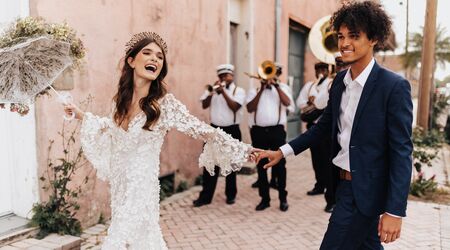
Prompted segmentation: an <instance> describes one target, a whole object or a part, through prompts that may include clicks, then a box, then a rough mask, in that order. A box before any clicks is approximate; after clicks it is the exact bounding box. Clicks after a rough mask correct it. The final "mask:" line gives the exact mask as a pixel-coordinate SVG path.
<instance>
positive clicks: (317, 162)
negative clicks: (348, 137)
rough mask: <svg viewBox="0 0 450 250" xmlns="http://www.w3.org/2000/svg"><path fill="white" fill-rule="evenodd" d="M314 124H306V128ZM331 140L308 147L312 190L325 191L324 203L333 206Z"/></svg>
mask: <svg viewBox="0 0 450 250" xmlns="http://www.w3.org/2000/svg"><path fill="white" fill-rule="evenodd" d="M313 125H314V124H313V123H311V124H308V125H307V128H308V129H309V128H311V127H312V126H313ZM330 145H331V139H328V138H327V139H324V140H323V141H322V142H320V144H318V145H315V146H313V147H310V149H309V150H310V151H311V160H312V165H313V169H314V175H315V178H316V183H315V184H314V189H317V190H322V191H323V190H325V201H326V202H327V204H330V205H331V204H335V203H336V201H335V200H336V198H335V192H334V189H333V188H332V187H331V185H332V183H331V175H332V173H331V172H332V171H331V166H332V165H331V164H332V163H331V147H330Z"/></svg>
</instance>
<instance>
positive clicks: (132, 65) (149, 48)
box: [64, 32, 251, 250]
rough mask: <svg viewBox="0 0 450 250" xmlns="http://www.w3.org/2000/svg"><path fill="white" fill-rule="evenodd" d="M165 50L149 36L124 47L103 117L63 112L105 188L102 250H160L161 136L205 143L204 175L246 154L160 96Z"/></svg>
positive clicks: (229, 167) (237, 163)
mask: <svg viewBox="0 0 450 250" xmlns="http://www.w3.org/2000/svg"><path fill="white" fill-rule="evenodd" d="M166 54H167V46H166V43H165V42H164V41H163V39H162V38H161V37H160V36H159V35H158V34H156V33H154V32H142V33H139V34H136V35H134V36H133V37H132V39H131V40H130V41H129V42H128V43H127V44H126V55H125V62H124V65H123V68H122V75H121V77H120V80H119V86H118V91H117V94H116V95H115V96H114V104H113V110H112V112H111V115H110V117H99V116H95V115H93V114H91V113H88V112H86V113H84V112H82V111H81V110H80V109H79V108H78V107H77V106H75V105H73V104H68V105H66V106H65V107H64V110H65V112H66V113H67V114H68V115H72V114H74V115H75V118H77V119H81V120H82V126H81V145H82V147H83V151H84V154H85V155H86V157H87V159H88V160H89V161H90V162H91V163H92V164H93V166H94V167H95V168H96V169H97V175H98V177H99V178H101V179H104V180H107V181H109V183H110V186H111V210H112V218H111V225H110V227H109V229H108V236H107V237H106V239H105V241H104V243H103V245H102V249H108V250H109V249H138V250H142V249H167V247H166V243H165V241H164V239H163V237H162V233H161V229H160V227H159V189H160V187H159V180H158V175H159V155H160V152H161V146H162V144H163V140H164V136H165V135H166V133H167V132H168V130H170V129H172V128H173V129H176V130H178V131H181V132H183V133H185V134H187V135H189V136H191V137H193V138H196V139H201V140H203V141H204V142H205V143H206V144H205V146H204V149H203V152H202V154H201V155H200V158H199V164H200V166H204V167H205V168H206V169H207V170H208V171H209V172H210V174H211V175H213V174H214V166H215V165H218V166H220V167H221V173H222V174H223V175H226V174H229V173H230V172H231V171H236V170H238V169H239V168H240V167H241V166H242V164H243V163H244V162H246V161H247V160H248V159H250V158H251V157H250V156H251V147H250V146H249V145H247V144H244V143H241V142H239V141H238V140H236V139H233V138H232V137H231V136H229V135H228V134H226V133H225V132H223V131H222V130H220V129H214V128H212V127H210V126H209V125H207V124H205V123H203V122H201V121H199V120H198V119H197V118H195V117H194V116H192V115H190V114H189V112H188V110H187V109H186V107H185V106H184V105H183V104H182V103H181V102H180V101H178V100H177V99H176V98H175V97H174V96H173V95H172V94H169V93H167V90H166V86H165V83H164V81H163V80H164V77H165V76H166V74H167V60H166Z"/></svg>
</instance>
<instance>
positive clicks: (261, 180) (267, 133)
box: [250, 125, 287, 202]
mask: <svg viewBox="0 0 450 250" xmlns="http://www.w3.org/2000/svg"><path fill="white" fill-rule="evenodd" d="M250 135H251V137H252V145H253V147H255V148H260V149H270V150H278V148H279V147H280V146H283V145H284V144H285V143H286V131H285V130H284V127H283V125H277V126H271V127H259V126H253V127H252V128H251V129H250ZM267 162H268V160H267V159H264V160H261V161H260V162H259V163H258V165H257V169H258V189H259V196H261V199H262V200H263V201H266V202H269V201H270V194H269V188H270V187H269V181H268V179H267V169H264V168H263V166H264V165H265V164H267ZM273 173H275V175H276V177H277V181H278V198H279V199H280V201H281V202H285V201H286V196H287V191H286V160H285V159H284V158H283V159H282V160H281V161H280V162H279V163H278V164H276V165H275V166H273V167H272V174H273Z"/></svg>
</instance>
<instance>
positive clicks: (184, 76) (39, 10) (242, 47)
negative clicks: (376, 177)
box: [0, 0, 341, 225]
mask: <svg viewBox="0 0 450 250" xmlns="http://www.w3.org/2000/svg"><path fill="white" fill-rule="evenodd" d="M4 2H5V1H0V3H1V4H2V5H5V6H0V9H2V11H3V10H4V7H5V8H8V9H9V10H12V9H14V8H16V9H17V6H16V5H17V4H11V3H9V4H7V3H4ZM6 2H8V1H6ZM14 2H15V1H14ZM17 2H22V5H21V6H22V7H20V8H22V9H21V10H19V11H16V12H11V11H9V12H10V13H13V14H14V15H12V16H11V15H10V17H8V18H5V20H3V19H2V20H0V22H7V21H12V20H13V19H14V17H16V16H26V15H31V16H41V17H44V18H45V19H46V20H48V21H50V22H67V23H68V24H69V25H70V26H71V27H73V28H74V29H76V30H77V32H78V35H79V36H80V38H81V39H82V40H83V42H84V45H85V46H86V49H87V53H86V57H85V60H84V64H83V66H82V68H80V69H77V70H75V71H74V74H73V76H72V77H69V78H70V79H69V83H63V84H62V86H63V87H64V86H72V85H73V88H72V87H70V88H72V89H71V90H70V93H71V94H72V95H73V97H74V99H75V100H77V101H81V100H85V99H86V98H87V97H88V96H89V95H91V96H92V97H93V101H92V102H91V105H90V106H89V109H88V110H89V111H91V112H93V113H96V114H98V115H103V116H106V115H108V114H109V111H110V110H111V100H112V97H113V95H114V94H115V91H116V89H117V82H118V79H119V76H120V71H119V66H120V63H121V59H122V57H123V56H124V49H125V47H124V45H125V43H126V42H127V41H128V39H129V38H130V37H131V35H132V34H134V33H137V32H141V31H155V32H157V33H159V34H160V35H161V36H162V37H163V38H164V39H165V40H166V42H167V44H168V48H169V53H168V55H167V61H168V65H169V74H168V76H167V78H166V82H167V84H168V86H169V91H170V92H171V93H173V94H174V95H175V96H176V97H177V98H178V99H179V100H180V101H181V102H183V103H184V104H185V105H186V106H187V107H188V109H189V111H190V112H191V113H192V114H193V115H195V116H197V117H199V118H200V119H201V120H203V121H205V122H208V119H209V117H208V112H207V111H206V110H202V108H201V103H200V102H199V97H200V95H201V94H202V93H203V91H204V89H205V86H206V85H207V84H211V83H213V82H214V81H216V79H217V76H216V72H215V66H216V65H219V64H222V63H232V64H234V65H235V66H236V72H235V78H236V83H237V84H238V85H239V86H241V87H243V88H244V89H246V90H248V89H249V88H251V87H257V86H258V85H259V82H257V81H256V80H252V79H249V78H248V77H247V76H246V75H245V74H244V72H249V73H256V71H257V67H258V65H259V64H260V63H261V62H262V61H264V60H273V61H278V62H280V63H281V64H283V65H284V70H283V71H284V73H283V75H282V78H281V79H282V81H284V82H287V83H288V84H289V85H290V86H291V88H292V90H293V93H294V97H296V96H297V95H298V92H299V91H300V88H301V86H302V84H303V83H304V82H306V81H307V80H311V79H312V78H313V77H314V63H316V62H317V61H318V60H317V59H316V58H315V57H314V55H313V54H312V53H311V51H310V50H309V48H308V44H307V40H308V32H309V30H310V29H311V27H312V25H313V24H314V23H315V22H316V21H317V20H318V19H320V18H321V17H323V16H325V15H330V14H331V13H332V12H334V11H335V10H336V9H337V8H338V7H339V6H340V5H341V1H340V0H315V1H310V0H214V1H210V0H166V1H159V0H130V1H119V0H95V1H91V0H66V1H59V0H20V1H17ZM20 8H19V9H20ZM0 112H3V113H4V112H6V111H1V110H0ZM3 113H0V115H3V116H1V117H2V118H1V120H0V128H4V129H0V131H3V132H4V131H13V132H12V133H10V135H9V137H11V136H12V134H18V135H22V136H24V137H25V138H26V143H25V144H24V145H28V146H27V147H26V149H27V151H26V154H27V157H26V159H27V161H22V160H23V159H22V160H20V161H17V160H16V161H13V160H4V158H0V161H1V162H0V164H1V166H2V168H1V171H2V173H3V172H4V173H14V172H16V171H17V170H18V169H22V170H23V171H25V172H26V173H25V174H22V175H19V176H13V177H12V178H13V179H12V180H14V181H13V182H16V183H17V181H20V180H22V183H27V185H20V188H19V189H20V190H19V191H20V192H22V193H26V195H28V196H22V197H28V198H27V200H28V201H27V203H26V204H24V205H22V208H21V209H19V210H18V209H15V208H13V206H12V205H11V206H9V207H8V208H3V207H2V208H1V209H2V210H0V215H2V213H11V212H12V213H16V214H18V215H20V216H23V217H30V213H27V212H25V211H29V209H31V205H30V204H33V203H34V202H36V201H39V200H40V201H42V200H45V199H46V197H47V193H46V192H45V191H43V190H42V186H43V183H40V182H39V181H38V178H39V177H40V176H41V175H42V174H43V173H44V172H45V170H46V168H47V167H46V165H47V158H48V157H47V156H48V152H47V148H48V146H49V140H55V147H54V149H53V153H52V154H51V155H50V157H51V158H55V159H56V158H57V157H58V155H59V152H60V151H61V147H59V146H58V145H59V142H60V139H59V137H58V131H60V130H61V128H62V124H63V119H62V114H63V109H62V106H61V104H60V103H58V101H57V98H56V97H55V96H44V97H40V98H38V99H37V101H36V104H35V106H34V107H33V109H32V113H30V114H29V115H28V116H27V117H22V118H21V119H16V118H14V119H16V120H19V121H10V122H9V123H8V124H9V125H6V124H7V123H6V122H5V121H6V118H3V117H4V116H5V114H3ZM8 115H9V116H11V114H8ZM11 119H13V118H8V120H11ZM27 119H28V120H27ZM244 120H246V119H244ZM20 123H23V124H26V127H24V128H20V132H17V131H19V127H18V125H17V124H20ZM6 126H8V127H6ZM300 127H301V126H300V122H299V119H298V113H295V114H291V115H290V116H289V122H288V124H287V128H288V132H289V133H288V136H289V137H294V136H295V135H297V134H298V133H299V132H300ZM241 130H242V132H243V135H244V141H246V142H248V143H250V136H249V128H248V125H247V124H245V123H244V124H242V125H241ZM25 135H26V136H25ZM9 137H8V138H9ZM2 138H3V135H2ZM5 138H6V137H5ZM16 141H17V138H12V137H11V138H9V139H8V141H4V140H2V143H3V144H1V143H0V146H1V147H2V148H7V147H8V145H11V144H14V143H15V142H16ZM202 145H203V143H202V142H201V141H198V140H194V139H192V138H189V137H187V136H185V135H183V134H181V133H179V132H177V131H172V132H170V133H169V134H168V136H167V138H166V141H165V143H164V146H163V151H162V154H161V176H166V175H170V174H175V176H176V179H177V180H188V181H189V182H190V183H192V182H193V180H194V179H195V177H197V176H198V175H199V174H200V169H199V166H198V156H199V155H200V153H201V150H202ZM21 150H24V148H17V149H15V151H16V152H15V153H14V152H13V153H8V155H9V156H8V157H13V158H17V159H20V155H21V154H20V152H21ZM5 152H6V151H5ZM2 154H5V155H6V153H2ZM22 170H21V171H22ZM87 175H89V176H91V177H92V178H91V179H90V181H89V182H88V183H87V184H82V183H83V180H84V177H85V176H87ZM0 176H2V175H1V174H0ZM25 180H26V181H25ZM0 183H2V185H9V189H6V188H5V189H4V190H9V192H7V193H8V194H10V195H8V194H6V193H5V194H3V193H2V197H1V200H3V199H10V200H14V199H16V200H17V199H18V198H17V197H16V194H15V193H14V192H16V193H17V192H18V190H17V189H18V188H17V187H15V186H14V185H13V184H11V183H10V184H4V183H6V182H0ZM76 184H82V185H83V190H84V191H83V193H82V196H81V197H80V199H79V203H80V205H81V210H80V211H79V212H78V216H79V218H80V219H81V221H82V223H83V224H84V225H89V224H93V223H96V222H97V220H98V218H99V216H100V214H102V215H103V216H104V217H109V215H110V209H109V205H108V203H109V195H108V192H109V191H108V188H109V187H108V184H107V183H105V182H102V181H100V180H98V179H96V178H95V171H93V170H92V167H91V166H90V165H87V166H84V167H83V168H81V169H79V170H78V171H77V174H76V176H75V177H74V185H76ZM8 197H9V198H8ZM14 197H16V198H14ZM2 204H3V202H2Z"/></svg>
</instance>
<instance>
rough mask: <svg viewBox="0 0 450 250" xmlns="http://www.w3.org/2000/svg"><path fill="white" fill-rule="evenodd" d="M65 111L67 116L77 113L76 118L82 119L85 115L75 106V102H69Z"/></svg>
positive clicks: (65, 106)
mask: <svg viewBox="0 0 450 250" xmlns="http://www.w3.org/2000/svg"><path fill="white" fill-rule="evenodd" d="M64 112H65V113H66V114H67V116H69V117H70V116H72V115H73V114H75V119H78V120H82V119H83V117H84V112H83V111H82V110H81V109H80V108H78V107H77V106H75V105H74V104H73V103H69V104H67V105H64Z"/></svg>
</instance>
